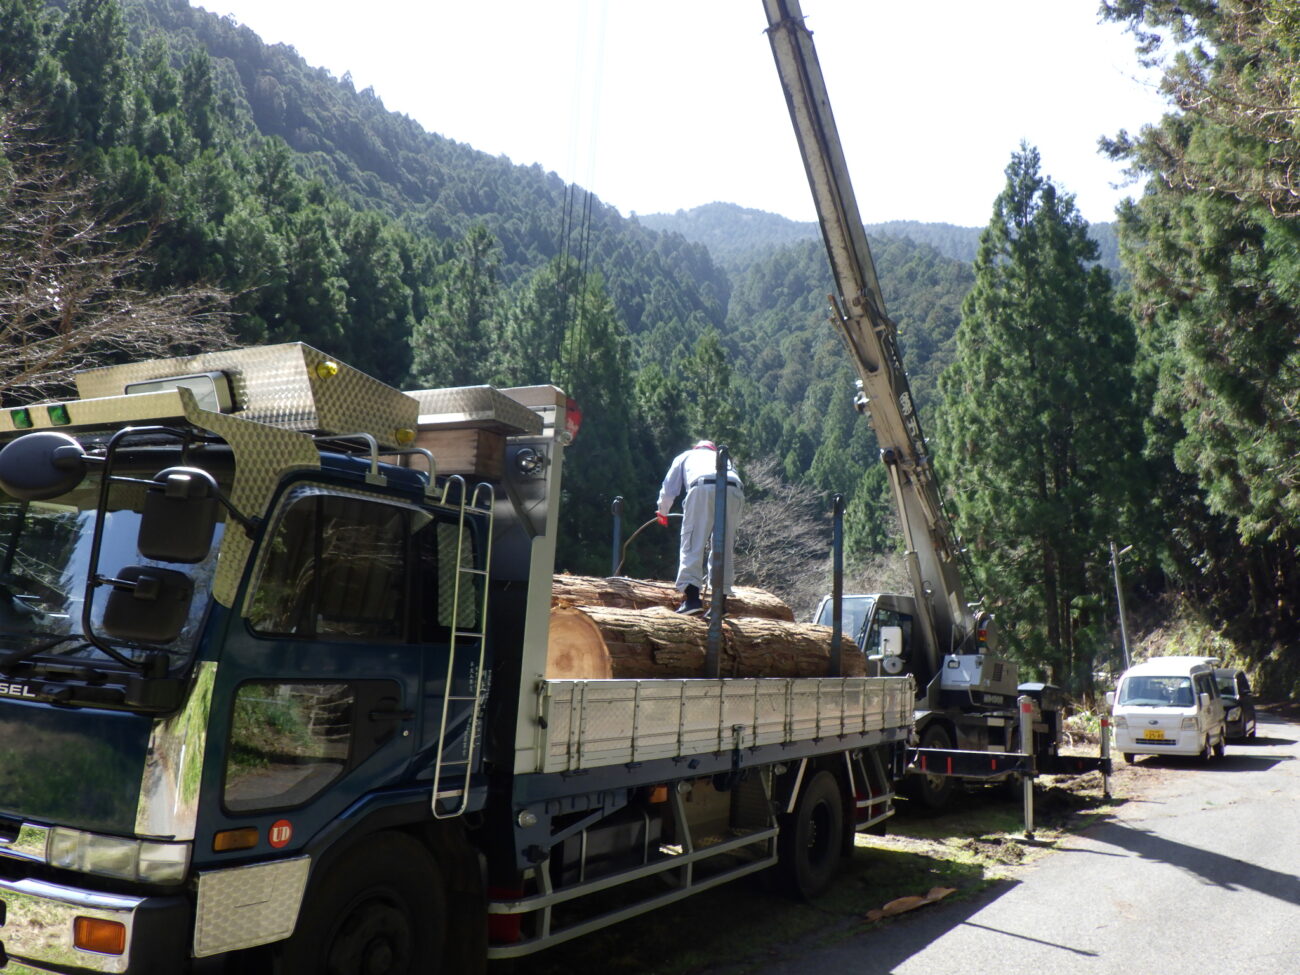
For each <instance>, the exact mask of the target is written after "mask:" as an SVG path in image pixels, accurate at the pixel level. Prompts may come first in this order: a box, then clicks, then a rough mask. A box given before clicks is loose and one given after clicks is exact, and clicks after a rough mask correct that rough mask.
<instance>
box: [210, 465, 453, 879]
mask: <svg viewBox="0 0 1300 975" xmlns="http://www.w3.org/2000/svg"><path fill="white" fill-rule="evenodd" d="M437 524H438V522H437V520H436V518H435V517H434V516H433V515H432V514H431V513H429V512H427V511H425V510H423V509H421V508H419V507H416V506H414V505H406V504H401V503H396V502H388V501H384V500H382V499H378V498H375V497H370V496H364V495H360V494H349V493H345V492H342V491H339V490H334V489H327V488H324V487H321V486H317V485H311V484H304V485H299V486H297V487H295V488H293V489H292V490H290V491H289V492H287V493H286V494H285V495H284V496H283V498H282V499H281V501H280V503H279V505H278V506H277V509H276V512H275V513H274V515H273V516H272V519H271V521H270V523H269V525H268V529H267V532H266V534H265V536H264V541H263V543H262V547H261V551H260V552H259V554H258V556H257V561H256V564H255V567H254V570H253V575H252V581H251V583H250V587H249V590H248V595H247V597H246V598H245V600H244V604H243V605H244V610H243V613H242V618H237V619H234V620H233V621H232V623H231V625H230V627H229V630H228V635H227V639H226V641H225V646H224V648H223V650H222V652H221V659H220V662H219V665H218V673H217V680H216V686H215V688H214V692H213V706H212V720H211V725H210V730H211V741H210V745H216V747H210V748H209V762H208V768H207V777H206V782H207V783H210V784H211V785H212V786H213V788H211V789H205V792H206V793H207V794H208V800H207V801H204V802H202V804H201V805H202V807H203V813H201V822H200V829H202V826H203V822H204V821H206V822H209V823H211V824H212V825H211V827H210V828H211V829H213V830H217V829H230V828H233V827H239V826H257V827H260V836H261V842H262V843H270V844H271V845H272V846H274V847H277V848H280V849H281V850H282V852H285V853H288V852H291V851H292V850H294V849H296V848H298V847H299V846H301V845H302V844H304V843H305V842H306V841H307V840H309V839H310V838H311V837H312V836H313V835H315V834H316V833H317V832H318V831H319V830H320V829H321V828H323V827H324V826H325V825H326V824H328V823H330V822H332V821H333V820H334V819H335V818H336V817H337V816H338V815H339V814H340V813H342V812H343V811H344V810H346V809H348V808H349V807H350V806H352V805H353V804H354V803H356V802H357V801H358V799H360V798H362V797H363V796H365V795H367V794H369V793H371V792H373V791H375V790H378V789H382V788H384V787H385V786H388V785H392V784H395V783H398V782H400V781H402V779H403V777H404V775H405V773H406V771H407V769H408V766H409V765H410V762H411V760H412V756H413V753H414V743H415V742H416V740H417V739H418V737H419V728H418V723H419V718H420V714H421V706H420V700H421V695H422V686H423V682H424V679H425V673H424V671H425V668H426V661H425V659H424V658H425V656H426V651H427V647H425V646H424V645H423V643H422V641H423V639H425V638H426V637H425V635H424V634H422V633H420V632H419V627H418V625H417V620H418V618H419V616H418V613H417V611H416V610H417V604H418V603H419V602H420V595H421V594H420V593H419V592H418V589H417V587H418V585H419V580H420V577H421V573H420V572H419V570H418V566H419V565H420V563H421V558H420V554H419V553H420V551H421V548H422V547H423V548H426V549H427V548H429V544H428V543H427V542H422V541H421V539H422V538H424V537H425V536H426V533H427V532H429V531H436V526H437ZM201 835H202V834H201ZM202 848H203V846H202V840H200V842H199V844H197V849H196V858H197V857H198V855H199V854H200V853H201V851H202ZM244 855H247V853H245V854H244Z"/></svg>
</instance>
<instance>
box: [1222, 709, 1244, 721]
mask: <svg viewBox="0 0 1300 975" xmlns="http://www.w3.org/2000/svg"><path fill="white" fill-rule="evenodd" d="M1225 720H1227V721H1240V720H1241V708H1229V709H1228V713H1227V715H1226V716H1225Z"/></svg>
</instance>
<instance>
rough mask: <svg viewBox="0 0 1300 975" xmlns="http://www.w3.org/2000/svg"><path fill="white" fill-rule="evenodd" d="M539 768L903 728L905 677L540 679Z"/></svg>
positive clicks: (908, 700)
mask: <svg viewBox="0 0 1300 975" xmlns="http://www.w3.org/2000/svg"><path fill="white" fill-rule="evenodd" d="M538 695H539V700H538V715H539V719H540V720H539V721H538V736H539V741H538V751H537V753H538V756H539V759H538V761H539V765H540V767H539V768H538V769H537V771H539V772H575V771H579V770H583V769H592V768H600V767H605V766H610V765H623V764H628V763H637V762H648V761H653V760H656V759H665V758H678V757H685V756H690V755H700V754H705V753H709V752H724V751H732V750H735V749H743V748H755V747H761V746H766V745H783V744H789V743H794V742H804V741H809V740H814V739H822V738H826V739H831V738H839V737H842V736H846V735H860V734H865V733H869V732H876V731H885V730H887V729H892V728H907V727H910V726H911V723H912V707H913V701H914V696H913V695H914V684H913V682H912V679H911V678H910V677H824V678H815V677H807V678H805V677H793V678H769V677H755V678H726V679H722V680H697V679H669V680H665V679H655V680H547V681H542V682H540V685H539V688H538Z"/></svg>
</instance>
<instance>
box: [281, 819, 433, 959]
mask: <svg viewBox="0 0 1300 975" xmlns="http://www.w3.org/2000/svg"><path fill="white" fill-rule="evenodd" d="M326 868H327V872H326V873H324V874H323V875H322V876H320V877H319V878H313V882H312V883H311V884H310V886H309V887H308V889H307V893H306V896H305V897H304V898H303V905H302V911H301V913H300V914H299V916H298V926H297V928H296V929H295V930H294V933H293V936H292V937H290V938H289V940H288V941H284V942H281V943H280V944H279V945H277V946H276V947H277V951H276V965H275V971H276V972H277V973H279V975H307V973H311V975H417V973H418V975H438V973H439V972H440V971H442V952H443V942H444V940H445V938H446V932H447V925H446V898H445V895H444V893H443V883H442V876H441V874H440V872H439V870H438V865H437V863H436V862H435V861H434V859H433V857H432V856H431V855H430V854H429V851H428V850H427V849H426V848H425V847H424V846H422V845H421V844H420V843H419V842H417V841H416V840H414V839H412V838H411V837H409V836H407V835H406V834H405V833H395V832H388V833H379V834H377V835H375V836H372V837H369V838H368V839H366V840H364V841H362V842H360V843H358V844H357V845H356V846H354V847H352V848H351V849H350V850H348V851H346V852H345V853H343V854H342V856H340V857H339V858H338V859H336V860H334V861H332V862H330V863H328V864H327V865H326ZM447 975H450V973H447Z"/></svg>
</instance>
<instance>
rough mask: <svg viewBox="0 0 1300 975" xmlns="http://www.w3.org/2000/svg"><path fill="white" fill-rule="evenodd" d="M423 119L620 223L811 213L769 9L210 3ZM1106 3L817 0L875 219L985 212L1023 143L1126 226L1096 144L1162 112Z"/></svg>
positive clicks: (837, 101)
mask: <svg viewBox="0 0 1300 975" xmlns="http://www.w3.org/2000/svg"><path fill="white" fill-rule="evenodd" d="M202 5H203V6H205V7H206V8H207V9H210V10H212V11H214V12H216V13H219V14H222V15H227V14H228V15H231V16H233V17H234V18H235V19H236V20H237V21H239V22H240V23H243V24H246V25H248V26H249V27H250V28H252V29H253V30H254V31H255V32H256V33H258V34H259V35H260V36H261V37H262V39H263V40H265V41H266V42H268V43H284V44H289V45H292V46H293V47H294V48H296V49H297V51H298V53H299V54H301V55H302V56H303V57H304V58H305V59H306V60H307V61H308V62H309V63H310V64H312V65H314V66H318V67H324V68H326V69H328V70H329V71H330V72H332V73H333V74H334V75H336V76H338V77H342V76H343V74H344V73H345V72H348V73H350V74H351V76H352V80H353V83H354V84H355V86H356V87H357V89H358V90H360V89H363V88H366V87H373V88H374V90H375V93H376V94H377V95H378V96H379V97H380V98H381V99H382V100H383V102H384V104H385V106H387V107H388V108H390V109H392V110H395V111H399V112H403V113H405V114H408V115H410V116H411V117H412V118H414V119H416V120H417V121H418V122H419V123H421V124H422V125H423V126H424V127H425V128H426V129H428V130H430V131H433V132H438V133H440V134H442V135H445V136H447V137H448V138H451V139H454V140H456V141H458V142H464V143H468V144H470V145H472V146H474V147H475V148H476V149H480V150H483V151H484V152H488V153H491V154H493V155H500V154H504V155H505V156H507V157H509V158H510V160H511V161H513V162H515V163H519V164H523V165H531V164H533V163H538V164H540V165H541V166H542V167H543V168H544V169H547V170H554V171H555V172H557V173H558V174H559V175H560V176H562V177H563V178H564V179H566V180H572V181H575V182H577V183H578V184H579V185H580V186H583V187H584V188H588V189H591V190H593V191H594V192H595V193H596V194H597V196H599V197H600V199H601V200H602V201H603V202H605V203H607V204H610V205H612V206H615V207H617V208H618V209H619V210H620V211H621V212H623V213H624V214H629V213H632V212H637V213H658V212H671V211H674V210H678V209H690V208H691V207H695V206H699V205H701V204H705V203H710V202H715V201H722V202H727V203H735V204H738V205H740V206H743V207H749V208H753V209H758V210H767V211H770V212H773V213H779V214H782V215H784V216H787V217H790V218H792V219H796V220H811V219H813V211H812V203H811V199H810V197H809V193H808V186H807V183H806V181H805V178H804V174H803V167H802V165H801V164H800V162H799V156H798V151H797V149H796V146H795V142H794V136H793V132H792V130H791V127H790V122H789V118H788V116H787V114H786V108H785V102H784V99H783V97H782V94H781V90H780V85H779V83H778V81H777V75H776V69H775V67H774V66H773V64H772V56H771V51H770V48H769V47H768V43H767V39H766V37H765V36H764V33H763V31H764V28H765V27H766V19H765V17H764V14H763V8H762V3H761V2H760V0H743V2H742V0H689V2H686V0H654V2H651V0H637V2H634V0H621V2H614V0H587V2H581V0H551V2H544V3H543V2H536V0H459V2H456V3H450V2H447V0H432V2H427V3H410V2H400V0H370V2H368V3H360V4H359V3H356V2H355V0H348V2H344V0H311V2H310V3H308V2H306V0H211V2H208V3H204V4H202ZM1098 5H1099V4H1098V0H985V2H982V3H974V2H971V0H928V2H922V3H909V4H899V3H886V2H883V0H853V2H847V0H803V4H802V6H803V12H804V15H805V16H806V18H807V23H808V25H809V26H810V28H811V29H812V30H813V36H814V40H815V42H816V45H817V53H818V57H819V59H820V61H821V64H822V69H823V71H824V73H825V75H826V82H827V87H828V89H829V92H830V97H831V103H832V105H833V107H834V110H835V116H836V120H837V122H838V125H839V129H840V135H841V137H842V139H843V140H844V143H845V152H846V155H847V157H848V161H849V166H850V169H851V171H852V176H853V181H854V188H855V190H856V193H857V197H858V203H859V206H860V207H861V210H862V215H863V219H864V220H865V221H866V222H868V223H875V222H880V221H885V220H903V219H910V220H922V221H931V222H947V223H955V224H960V225H964V226H982V225H984V224H986V223H987V222H988V219H989V214H990V210H991V206H992V202H993V199H994V197H995V196H996V195H997V193H998V192H999V191H1000V190H1001V188H1002V185H1003V182H1004V175H1003V170H1004V169H1005V167H1006V165H1007V162H1008V161H1009V159H1010V156H1011V153H1012V152H1013V151H1014V150H1015V149H1016V148H1017V146H1018V145H1019V143H1020V141H1021V140H1022V139H1023V140H1026V141H1027V142H1029V143H1030V144H1032V145H1035V146H1037V147H1038V149H1039V150H1040V151H1041V153H1042V159H1043V165H1042V168H1043V171H1044V172H1045V173H1046V174H1048V175H1050V176H1051V177H1052V178H1053V179H1054V180H1055V181H1056V183H1057V184H1058V185H1059V186H1061V187H1062V188H1063V189H1064V190H1066V191H1067V192H1070V193H1073V194H1075V196H1076V198H1077V201H1078V206H1079V209H1080V211H1081V212H1082V213H1083V215H1084V217H1085V218H1087V219H1088V220H1090V221H1094V222H1097V221H1104V220H1110V219H1112V218H1113V213H1114V208H1115V205H1116V203H1117V202H1118V200H1119V199H1120V198H1122V197H1123V196H1127V195H1136V194H1137V193H1138V192H1139V189H1138V188H1137V187H1133V186H1119V187H1117V186H1116V185H1115V184H1118V183H1122V181H1123V175H1122V172H1121V167H1120V166H1118V165H1117V164H1115V163H1113V162H1111V161H1110V160H1108V159H1106V158H1104V157H1102V156H1101V155H1099V154H1098V152H1097V139H1098V137H1099V136H1102V135H1111V134H1114V133H1115V132H1116V131H1118V130H1119V129H1121V128H1128V129H1136V128H1138V127H1140V126H1141V125H1142V124H1143V123H1146V122H1151V121H1154V120H1155V119H1157V118H1158V117H1159V116H1160V114H1161V113H1162V111H1163V109H1164V103H1163V101H1162V100H1161V98H1160V97H1159V95H1158V93H1157V92H1156V91H1155V89H1154V86H1153V84H1152V83H1151V82H1150V80H1149V79H1148V80H1145V81H1144V80H1140V76H1141V71H1140V69H1139V68H1138V66H1137V62H1136V58H1135V56H1134V53H1133V46H1134V45H1133V40H1132V38H1131V37H1130V36H1129V35H1127V34H1125V33H1124V32H1123V30H1122V29H1121V28H1120V27H1119V26H1118V25H1115V24H1109V23H1107V24H1099V23H1098V19H1097V13H1096V10H1097V7H1098Z"/></svg>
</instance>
